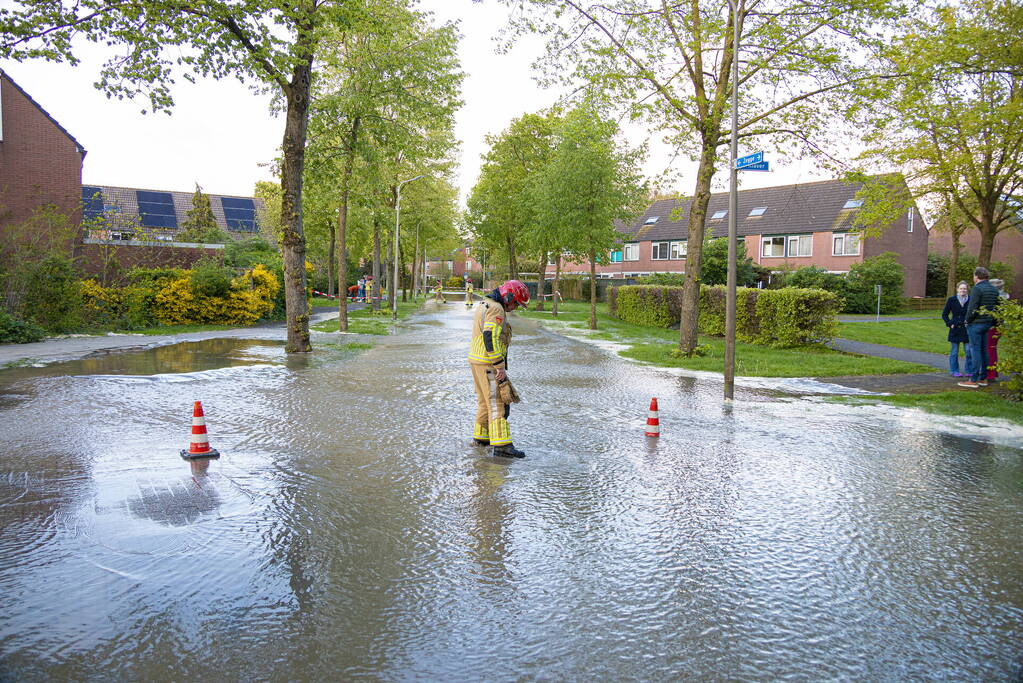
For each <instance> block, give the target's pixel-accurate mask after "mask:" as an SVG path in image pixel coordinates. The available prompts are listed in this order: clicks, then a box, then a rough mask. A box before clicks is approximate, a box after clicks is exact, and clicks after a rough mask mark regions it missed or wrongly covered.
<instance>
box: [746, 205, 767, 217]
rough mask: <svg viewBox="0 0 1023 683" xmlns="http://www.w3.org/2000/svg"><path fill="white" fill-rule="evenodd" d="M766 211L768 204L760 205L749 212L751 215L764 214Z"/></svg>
mask: <svg viewBox="0 0 1023 683" xmlns="http://www.w3.org/2000/svg"><path fill="white" fill-rule="evenodd" d="M766 211H767V207H766V206H758V207H756V208H755V209H751V210H750V212H749V215H751V216H763V215H764V213H765V212H766Z"/></svg>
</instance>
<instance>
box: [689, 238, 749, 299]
mask: <svg viewBox="0 0 1023 683" xmlns="http://www.w3.org/2000/svg"><path fill="white" fill-rule="evenodd" d="M735 246H736V250H735V282H736V285H737V286H739V287H754V286H756V284H757V281H758V280H759V279H760V276H759V273H758V272H757V270H756V268H755V265H754V263H753V259H751V258H750V257H749V255H748V253H747V251H746V240H744V239H742V238H739V239H738V240H737V241H736V245H735ZM701 273H702V274H703V284H705V285H723V284H727V282H728V238H727V237H719V238H717V239H712V240H708V241H707V245H706V246H705V247H704V248H703V265H702V266H701Z"/></svg>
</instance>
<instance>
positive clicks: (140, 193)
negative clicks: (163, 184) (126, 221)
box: [135, 190, 178, 228]
mask: <svg viewBox="0 0 1023 683" xmlns="http://www.w3.org/2000/svg"><path fill="white" fill-rule="evenodd" d="M135 198H136V200H137V201H138V205H139V218H140V219H141V221H142V225H144V226H146V227H147V228H176V227H178V215H177V213H176V212H175V211H174V200H173V199H172V198H171V194H170V192H150V191H148V190H136V191H135Z"/></svg>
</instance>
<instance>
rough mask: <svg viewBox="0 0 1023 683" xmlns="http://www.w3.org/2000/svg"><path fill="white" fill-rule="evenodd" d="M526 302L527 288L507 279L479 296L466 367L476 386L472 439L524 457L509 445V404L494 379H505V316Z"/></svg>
mask: <svg viewBox="0 0 1023 683" xmlns="http://www.w3.org/2000/svg"><path fill="white" fill-rule="evenodd" d="M528 303H529V290H528V289H526V286H525V285H524V284H522V283H521V282H519V281H518V280H508V282H505V283H504V284H503V285H501V286H500V287H498V288H497V289H495V290H494V291H492V292H490V293H489V294H487V295H486V296H485V297H483V301H482V303H480V305H479V306H477V307H476V312H475V313H474V315H473V321H472V340H471V342H470V343H469V367H470V368H471V369H472V380H473V385H474V386H475V387H476V401H477V409H476V424H475V426H474V428H473V434H472V438H473V440H474V441H475V442H476V443H477V444H479V445H480V446H486V445H490V446H493V447H494V455H499V456H502V457H505V458H524V457H526V454H525V453H523V452H522V451H520V450H518V449H517V448H515V446H513V445H512V438H511V431H510V430H509V429H508V412H509V407H508V406H507V405H505V404H504V403H503V402H502V401H501V397H500V393H499V392H498V388H497V385H498V382H501V381H503V380H504V379H505V377H506V375H505V369H506V368H507V367H508V343H509V342H510V341H511V327H510V326H509V325H508V319H507V315H508V312H509V311H514V310H515V309H516V308H518V307H519V306H523V307H525V306H526V305H527V304H528Z"/></svg>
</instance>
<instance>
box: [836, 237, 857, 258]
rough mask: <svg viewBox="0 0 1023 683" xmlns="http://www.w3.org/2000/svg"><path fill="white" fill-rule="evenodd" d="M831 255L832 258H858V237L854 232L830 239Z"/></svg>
mask: <svg viewBox="0 0 1023 683" xmlns="http://www.w3.org/2000/svg"><path fill="white" fill-rule="evenodd" d="M831 244H832V248H831V253H832V255H834V256H859V255H860V236H859V234H858V233H855V232H846V233H841V234H835V235H833V236H832V238H831Z"/></svg>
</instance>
